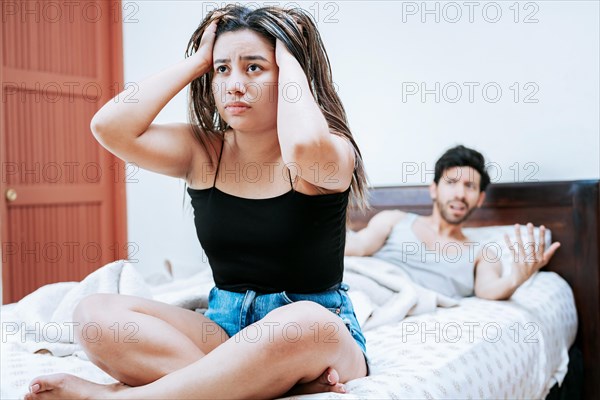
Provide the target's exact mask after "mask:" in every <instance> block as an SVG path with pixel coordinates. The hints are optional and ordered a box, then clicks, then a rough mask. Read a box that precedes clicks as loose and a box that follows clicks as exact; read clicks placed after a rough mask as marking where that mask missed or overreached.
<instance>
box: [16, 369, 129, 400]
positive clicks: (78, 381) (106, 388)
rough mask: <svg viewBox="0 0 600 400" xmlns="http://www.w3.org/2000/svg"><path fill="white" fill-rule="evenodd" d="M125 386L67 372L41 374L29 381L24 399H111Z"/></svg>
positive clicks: (125, 386)
mask: <svg viewBox="0 0 600 400" xmlns="http://www.w3.org/2000/svg"><path fill="white" fill-rule="evenodd" d="M127 387H128V386H127V385H125V384H124V383H120V382H119V383H113V384H111V385H100V384H98V383H94V382H90V381H86V380H85V379H82V378H79V377H77V376H74V375H69V374H52V375H43V376H39V377H37V378H35V379H34V380H32V381H31V383H30V384H29V393H27V395H26V396H25V400H38V399H39V400H42V399H43V400H46V399H61V400H63V399H113V398H116V395H117V393H118V392H119V391H121V390H123V389H125V388H127Z"/></svg>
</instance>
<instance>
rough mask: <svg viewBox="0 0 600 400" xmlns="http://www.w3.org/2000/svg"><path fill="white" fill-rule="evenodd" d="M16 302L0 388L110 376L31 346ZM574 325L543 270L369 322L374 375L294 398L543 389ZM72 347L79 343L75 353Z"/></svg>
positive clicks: (6, 391)
mask: <svg viewBox="0 0 600 400" xmlns="http://www.w3.org/2000/svg"><path fill="white" fill-rule="evenodd" d="M14 310H15V307H14V305H5V306H2V307H1V308H0V317H1V320H2V342H1V343H0V346H1V348H0V350H1V351H0V353H1V356H0V369H1V371H0V383H1V385H0V398H1V399H20V398H22V397H23V395H24V393H25V392H26V390H27V384H28V383H29V381H30V380H31V379H32V378H34V377H35V376H38V375H41V374H48V373H55V372H67V373H72V374H75V375H78V376H81V377H83V378H85V379H89V380H92V381H94V382H98V383H112V382H115V380H114V379H113V378H111V377H110V376H109V375H107V374H106V373H104V372H103V371H102V370H100V369H99V368H97V367H96V366H94V365H93V364H91V363H90V362H89V361H86V360H84V359H82V358H78V357H77V356H76V355H74V356H69V357H54V356H50V355H42V354H30V353H28V352H26V351H25V350H24V348H23V345H22V343H23V339H26V340H34V339H35V338H33V337H32V334H29V336H28V335H27V334H26V333H25V334H24V332H20V331H19V330H17V331H15V329H18V328H19V321H18V319H17V318H16V316H15V313H14ZM576 332H577V314H576V310H575V302H574V298H573V294H572V291H571V289H570V287H569V286H568V284H567V283H566V281H564V279H562V278H561V277H560V276H558V275H557V274H555V273H552V272H540V273H538V274H536V275H535V276H534V277H532V279H530V280H529V281H528V282H526V283H525V284H524V285H523V286H522V287H520V288H519V289H518V290H517V292H515V294H514V295H513V297H512V298H511V300H509V301H487V300H482V299H477V298H466V299H463V300H461V303H460V305H459V306H458V307H453V308H448V309H442V308H439V309H437V310H436V311H435V312H432V313H427V314H423V315H418V316H411V317H408V318H406V319H404V320H403V321H401V322H399V323H396V324H392V325H386V326H382V327H379V328H377V329H374V330H372V331H367V332H365V336H366V338H367V353H368V355H369V358H370V362H371V364H370V367H371V375H370V376H368V377H365V378H361V379H357V380H354V381H351V382H348V383H347V384H346V388H347V391H348V393H347V394H345V395H340V394H336V393H319V394H313V395H304V396H298V397H300V398H307V399H308V398H311V399H325V398H339V399H348V398H361V399H367V398H373V399H375V398H376V399H382V398H392V399H394V398H403V399H412V398H414V399H423V398H426V399H430V398H437V399H446V398H447V399H453V398H463V399H480V398H544V397H545V396H546V394H547V393H548V391H549V390H550V388H551V387H552V386H553V385H554V384H555V383H556V382H562V379H563V378H564V375H565V374H566V371H567V364H568V349H569V347H570V346H571V344H572V343H573V341H574V339H575V335H576ZM75 354H77V353H75Z"/></svg>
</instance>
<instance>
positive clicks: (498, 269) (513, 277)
mask: <svg viewBox="0 0 600 400" xmlns="http://www.w3.org/2000/svg"><path fill="white" fill-rule="evenodd" d="M545 233H546V228H545V227H544V226H543V225H542V226H541V227H540V232H539V238H538V241H539V243H536V241H535V239H534V236H533V224H531V223H529V224H527V236H528V242H527V243H526V244H525V245H523V240H522V238H521V227H520V225H518V224H517V225H515V237H516V240H517V241H516V243H515V244H514V245H513V244H511V243H510V239H509V238H508V236H507V235H505V237H504V239H505V240H506V243H507V245H508V247H509V249H510V250H511V251H512V253H513V264H512V268H511V273H510V274H508V275H506V276H504V277H503V276H502V263H501V262H500V261H493V262H492V261H488V260H485V259H481V258H480V259H479V260H478V262H477V272H476V275H475V295H476V296H477V297H481V298H483V299H488V300H508V299H510V297H511V296H512V295H513V293H514V292H515V291H516V290H517V288H518V287H519V286H521V285H522V284H523V283H524V282H525V281H526V280H527V279H529V278H530V277H531V276H532V275H533V274H534V273H536V272H537V271H539V270H540V269H541V268H542V267H544V266H545V265H546V264H548V262H549V261H550V259H551V258H552V256H553V255H554V252H555V251H556V250H557V249H558V248H559V247H560V243H558V242H554V243H552V245H551V246H550V248H549V249H548V250H545V247H546V244H545V239H544V238H545ZM480 257H481V256H480ZM497 258H499V257H497Z"/></svg>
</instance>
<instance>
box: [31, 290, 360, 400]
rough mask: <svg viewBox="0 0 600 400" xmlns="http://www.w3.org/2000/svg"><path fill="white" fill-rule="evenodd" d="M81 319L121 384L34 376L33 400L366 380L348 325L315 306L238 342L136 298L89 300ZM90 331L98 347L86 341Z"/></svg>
mask: <svg viewBox="0 0 600 400" xmlns="http://www.w3.org/2000/svg"><path fill="white" fill-rule="evenodd" d="M74 317H75V320H76V322H77V323H78V324H79V325H78V330H77V334H78V340H79V342H80V343H81V344H82V346H83V347H84V350H85V352H86V354H88V356H89V357H90V359H91V360H92V362H94V363H95V364H97V365H98V366H99V367H100V368H102V369H103V370H104V371H106V372H107V373H109V374H110V375H111V376H113V377H115V378H116V379H118V380H119V381H121V382H123V383H124V384H115V385H98V384H94V383H91V382H88V381H85V380H83V379H81V378H77V377H75V376H72V375H68V374H55V375H49V376H45V377H39V378H36V379H34V380H33V381H32V383H31V385H32V386H33V385H39V386H38V390H37V393H35V394H28V395H27V397H26V399H38V398H39V399H45V398H48V399H50V398H61V399H65V398H161V399H166V398H195V399H196V398H249V397H254V398H256V397H260V398H268V397H278V396H281V395H284V394H286V393H310V392H320V391H327V390H335V391H342V390H343V389H342V388H341V386H340V385H339V384H337V382H338V380H339V381H340V382H346V381H349V380H351V379H355V378H359V377H362V376H365V375H366V363H365V359H364V357H363V354H362V351H361V349H360V347H359V346H358V345H357V344H356V342H355V341H354V339H353V338H352V336H351V335H350V333H349V332H348V330H347V329H346V327H345V325H344V324H343V322H342V321H341V319H340V318H339V317H337V316H336V315H334V314H332V313H331V312H330V311H328V310H326V309H325V308H323V307H322V306H320V305H318V304H316V303H312V302H306V301H301V302H296V303H293V304H290V305H286V306H283V307H280V308H278V309H276V310H273V311H271V312H270V313H269V314H267V316H265V318H263V319H262V320H260V321H258V322H256V323H254V324H252V325H250V326H248V327H247V328H245V329H244V330H242V331H240V332H239V333H238V334H236V335H235V336H233V337H232V338H228V337H227V334H226V333H225V332H224V331H223V330H222V329H221V328H220V327H219V326H218V325H217V324H216V323H214V322H213V321H211V320H210V319H208V318H206V317H204V316H203V315H201V314H198V313H195V312H193V311H189V310H184V309H182V308H179V307H175V306H171V305H167V304H164V303H160V302H156V301H152V300H146V299H141V298H137V297H132V296H123V295H108V294H98V295H93V296H90V297H88V298H86V299H84V301H82V303H81V304H80V305H79V306H78V307H77V309H76V311H75V313H74ZM86 324H87V325H86ZM90 324H97V325H94V326H95V327H96V328H98V327H99V329H102V331H103V334H102V336H101V337H100V339H99V340H96V339H94V340H93V341H92V340H89V337H86V335H87V332H86V329H87V328H86V327H87V326H90ZM128 324H129V325H128ZM136 329H137V330H136ZM105 332H106V333H105ZM109 332H110V335H109V334H108V333H109ZM257 332H260V334H259V335H257ZM116 333H118V335H117V334H116ZM128 335H129V336H128ZM94 337H95V338H97V335H95V336H94ZM126 337H127V340H126V339H125V338H126ZM328 378H329V379H328ZM130 386H135V387H130ZM290 390H291V392H290Z"/></svg>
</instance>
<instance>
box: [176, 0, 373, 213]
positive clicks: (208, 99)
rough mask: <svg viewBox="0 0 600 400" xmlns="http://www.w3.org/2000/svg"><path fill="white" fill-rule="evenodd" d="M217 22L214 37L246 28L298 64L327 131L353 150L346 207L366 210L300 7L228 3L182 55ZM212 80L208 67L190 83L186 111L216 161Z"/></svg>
mask: <svg viewBox="0 0 600 400" xmlns="http://www.w3.org/2000/svg"><path fill="white" fill-rule="evenodd" d="M217 18H218V19H219V22H218V25H217V32H216V36H217V37H218V36H219V35H220V34H223V33H225V32H231V31H237V30H242V29H249V30H251V31H254V32H256V33H258V34H259V35H262V36H263V37H264V38H266V39H267V40H268V41H269V42H270V43H271V44H272V45H273V48H275V43H276V39H279V40H281V41H282V42H283V43H284V44H285V45H286V47H287V48H288V50H289V51H290V52H291V54H292V55H293V56H294V57H295V58H296V59H297V60H298V62H299V63H300V65H301V67H302V69H303V70H304V73H305V74H306V77H307V79H308V81H309V83H310V89H311V92H312V95H313V97H314V99H315V101H316V102H317V104H318V105H319V107H320V109H321V111H322V112H323V115H324V116H325V119H326V120H327V123H328V125H329V129H330V130H331V132H332V133H333V134H336V135H340V136H343V137H345V138H347V139H348V140H349V141H350V143H352V146H353V147H354V153H355V160H356V161H355V166H354V173H353V176H352V184H351V195H352V196H351V200H352V202H351V204H352V205H355V206H358V207H359V208H361V209H364V208H365V207H366V206H367V199H366V186H367V176H366V173H365V169H364V165H363V160H362V155H361V153H360V150H359V149H358V146H357V145H356V142H355V141H354V138H353V136H352V133H351V132H350V128H349V126H348V119H347V117H346V111H345V110H344V106H343V105H342V102H341V100H340V98H339V96H338V95H337V93H336V91H335V88H334V86H333V79H332V76H331V66H330V64H329V58H328V57H327V52H326V51H325V47H324V46H323V41H322V40H321V36H320V35H319V32H318V30H317V27H316V25H315V23H314V21H313V19H312V17H311V16H310V14H308V13H307V12H305V11H304V10H302V9H300V8H295V9H289V10H286V9H283V8H279V7H263V8H258V9H255V10H251V9H249V8H246V7H242V6H239V5H228V6H226V7H224V8H221V9H217V10H214V11H213V12H211V13H209V14H208V15H207V16H206V17H205V18H204V20H203V21H202V23H201V24H200V26H199V27H198V28H197V29H196V31H195V32H194V33H193V35H192V37H191V38H190V41H189V43H188V47H187V51H186V57H189V56H191V55H192V54H193V53H194V52H196V51H197V50H198V47H199V45H200V39H201V38H202V35H203V33H204V30H205V29H206V28H207V27H208V26H209V25H210V23H211V22H212V21H213V20H215V19H217ZM299 25H300V26H301V27H299ZM301 30H302V31H301ZM212 78H213V71H212V68H211V69H210V70H209V71H208V72H207V73H205V74H204V75H202V76H200V77H198V78H196V79H194V80H193V81H192V82H191V85H190V91H189V96H190V97H189V110H188V111H189V119H190V123H191V125H192V128H193V131H194V136H195V137H196V139H197V140H198V141H199V142H200V144H201V145H202V147H203V148H204V149H205V150H206V152H207V153H208V154H209V156H210V157H211V159H213V157H214V158H216V157H217V152H216V149H215V148H214V146H212V143H215V139H218V140H222V139H223V134H224V132H225V130H227V128H228V125H227V123H226V122H225V121H224V120H223V119H222V118H221V116H220V115H219V112H218V110H217V106H216V104H215V100H214V97H213V93H212V86H211V83H212ZM209 148H210V149H209ZM211 150H212V151H211Z"/></svg>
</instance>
